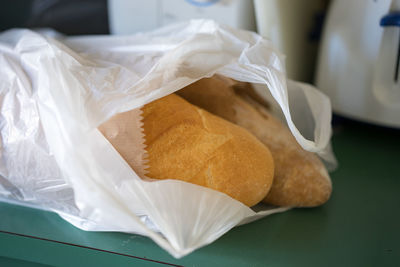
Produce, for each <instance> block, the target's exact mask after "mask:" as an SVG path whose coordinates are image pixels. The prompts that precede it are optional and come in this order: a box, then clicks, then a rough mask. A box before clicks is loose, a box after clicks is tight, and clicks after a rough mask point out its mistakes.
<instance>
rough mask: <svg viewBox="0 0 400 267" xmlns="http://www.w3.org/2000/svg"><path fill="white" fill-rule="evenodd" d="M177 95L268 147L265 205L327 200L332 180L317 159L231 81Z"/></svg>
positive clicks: (215, 81)
mask: <svg viewBox="0 0 400 267" xmlns="http://www.w3.org/2000/svg"><path fill="white" fill-rule="evenodd" d="M178 94H179V95H180V96H182V97H183V98H185V99H186V100H188V101H189V102H191V103H192V104H195V105H197V106H199V107H201V108H204V109H205V110H207V111H209V112H211V113H213V114H215V115H218V116H221V117H222V118H224V119H226V120H228V121H230V122H233V123H235V124H237V125H239V126H242V127H243V128H245V129H247V130H248V131H249V132H250V133H252V134H254V135H255V136H256V137H257V138H258V139H259V140H260V141H261V142H263V143H264V144H265V145H267V146H268V147H269V149H270V151H271V153H272V156H273V158H274V163H275V177H274V182H273V185H272V188H271V190H270V192H269V193H268V195H267V197H266V198H265V199H264V202H266V203H268V204H272V205H277V206H296V207H312V206H318V205H321V204H323V203H325V202H326V201H327V200H328V199H329V197H330V194H331V191H332V185H331V180H330V178H329V175H328V173H327V171H326V169H325V167H324V165H323V163H322V162H321V161H320V160H319V158H318V157H317V156H316V155H314V154H313V153H310V152H308V151H305V150H303V149H302V148H301V146H300V145H299V144H298V143H297V141H296V140H295V138H294V137H293V135H292V134H291V133H290V131H289V130H288V129H287V128H286V127H285V126H284V125H283V124H282V123H281V122H280V121H278V120H277V119H276V118H274V117H273V116H272V115H271V114H270V113H269V112H268V110H267V109H266V108H265V107H264V106H263V105H261V104H260V101H254V100H251V98H243V97H241V95H239V94H238V93H236V92H235V90H234V86H233V83H232V80H230V81H229V80H227V79H226V78H221V77H220V78H218V76H217V77H213V78H209V79H202V80H200V81H198V82H196V83H194V84H192V85H190V86H188V87H186V88H184V89H182V90H180V91H179V92H178Z"/></svg>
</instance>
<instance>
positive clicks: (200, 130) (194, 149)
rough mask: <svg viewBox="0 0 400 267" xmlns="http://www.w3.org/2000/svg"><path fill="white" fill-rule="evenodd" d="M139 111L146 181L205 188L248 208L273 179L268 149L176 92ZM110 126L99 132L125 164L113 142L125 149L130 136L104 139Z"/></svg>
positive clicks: (124, 153) (123, 153) (125, 155)
mask: <svg viewBox="0 0 400 267" xmlns="http://www.w3.org/2000/svg"><path fill="white" fill-rule="evenodd" d="M142 110H143V129H144V134H145V139H146V142H145V144H146V146H147V147H146V150H147V153H148V164H149V167H148V169H147V171H148V173H147V176H148V177H150V178H153V179H178V180H183V181H185V182H189V183H193V184H197V185H201V186H205V187H208V188H211V189H214V190H217V191H220V192H223V193H225V194H227V195H229V196H231V197H232V198H234V199H236V200H238V201H240V202H242V203H243V204H245V205H247V206H253V205H255V204H257V203H258V202H260V201H261V200H262V199H263V198H264V197H265V196H266V195H267V193H268V191H269V190H270V188H271V185H272V181H273V176H274V163H273V159H272V156H271V153H270V151H269V149H268V148H267V147H266V146H265V145H263V144H262V143H261V142H260V141H258V140H257V138H255V137H254V136H253V135H251V134H250V133H248V132H247V131H246V130H245V129H243V128H241V127H239V126H237V125H234V124H232V123H230V122H228V121H225V120H224V119H222V118H220V117H217V116H214V115H212V114H210V113H208V112H207V111H205V110H203V109H201V108H198V107H196V106H194V105H192V104H190V103H188V102H187V101H185V100H184V99H182V98H181V97H179V96H177V95H175V94H172V95H169V96H166V97H163V98H161V99H158V100H156V101H153V102H152V103H150V104H147V105H145V106H144V107H143V108H142ZM127 113H128V117H129V111H128V112H127ZM117 123H122V124H123V123H124V121H123V120H118V121H117ZM110 124H115V118H111V119H110V120H109V121H107V122H105V123H104V124H103V125H102V126H100V127H99V129H100V131H101V132H102V133H103V135H104V136H105V137H106V138H107V139H108V140H109V142H110V143H111V144H112V145H113V146H114V147H115V149H116V150H117V151H120V154H121V156H122V157H123V158H124V159H125V160H127V162H128V164H129V159H130V158H131V155H130V153H129V151H127V150H126V149H124V148H123V147H121V146H122V145H121V142H119V141H118V140H120V139H121V138H122V139H124V140H127V141H126V142H125V144H124V146H126V147H129V134H130V133H129V132H122V133H120V134H117V135H115V134H114V135H108V134H107V130H106V129H107V128H108V125H110ZM127 136H128V138H127ZM131 167H133V165H132V166H131Z"/></svg>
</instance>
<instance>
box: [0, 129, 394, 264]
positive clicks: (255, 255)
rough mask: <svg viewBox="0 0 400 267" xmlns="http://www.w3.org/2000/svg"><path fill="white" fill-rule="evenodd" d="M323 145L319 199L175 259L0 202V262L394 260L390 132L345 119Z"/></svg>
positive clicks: (145, 243)
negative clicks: (329, 167)
mask: <svg viewBox="0 0 400 267" xmlns="http://www.w3.org/2000/svg"><path fill="white" fill-rule="evenodd" d="M333 147H334V151H335V153H336V156H337V158H338V160H339V163H340V167H339V168H338V169H337V170H336V171H335V172H333V173H332V174H331V176H332V181H333V187H334V191H333V194H332V197H331V199H330V200H329V202H328V203H326V204H325V205H323V206H322V207H318V208H310V209H293V210H290V211H288V212H285V213H281V214H275V215H272V216H269V217H266V218H264V219H262V220H259V221H256V222H253V223H250V224H247V225H243V226H240V227H236V228H234V229H232V230H231V231H230V232H228V233H227V234H225V235H224V236H222V237H221V238H219V239H218V240H216V241H215V242H214V243H212V244H211V245H208V246H206V247H203V248H201V249H199V250H197V251H195V252H194V253H192V254H190V255H188V256H186V257H183V258H182V259H175V258H173V257H172V256H170V255H169V254H168V253H167V252H165V251H163V250H162V249H160V248H159V247H158V246H157V245H156V244H155V243H153V242H152V241H151V240H150V239H148V238H146V237H142V236H138V235H131V234H124V233H108V232H105V233H104V232H102V233H99V232H84V231H81V230H79V229H77V228H75V227H73V226H72V225H70V224H68V223H67V222H65V221H63V220H62V219H61V218H60V217H58V215H56V214H54V213H51V212H46V211H41V210H36V209H30V208H26V207H21V206H16V205H10V204H5V203H0V266H42V265H50V266H161V265H184V266H400V214H399V212H400V157H399V152H400V131H396V130H388V129H383V128H378V127H372V126H368V125H362V124H356V123H352V122H348V121H345V122H342V123H341V124H340V125H338V126H336V127H335V134H334V137H333Z"/></svg>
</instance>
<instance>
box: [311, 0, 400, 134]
mask: <svg viewBox="0 0 400 267" xmlns="http://www.w3.org/2000/svg"><path fill="white" fill-rule="evenodd" d="M396 11H400V0H393V1H392V0H333V1H332V3H331V7H330V9H329V12H328V17H327V20H326V22H325V23H326V24H325V29H324V34H323V39H322V43H321V49H320V53H319V60H318V65H317V73H316V85H317V87H318V88H319V89H320V90H322V91H323V92H325V93H326V94H327V95H329V96H330V98H331V101H332V107H333V110H334V112H336V113H337V114H339V115H342V116H345V117H349V118H353V119H357V120H361V121H365V122H369V123H374V124H378V125H383V126H389V127H395V128H400V76H399V75H400V73H399V59H400V39H399V37H400V35H399V30H400V28H399V26H400V13H398V12H396Z"/></svg>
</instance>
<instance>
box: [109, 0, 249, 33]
mask: <svg viewBox="0 0 400 267" xmlns="http://www.w3.org/2000/svg"><path fill="white" fill-rule="evenodd" d="M108 17H109V24H110V31H111V33H112V34H131V33H135V32H143V31H149V30H153V29H155V28H158V27H161V26H163V25H167V24H170V23H174V22H179V21H186V20H190V19H200V18H207V19H213V20H215V21H217V22H218V23H222V24H227V25H229V26H232V27H235V28H239V29H245V30H251V31H255V19H254V7H253V1H252V0H143V1H139V0H108Z"/></svg>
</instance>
